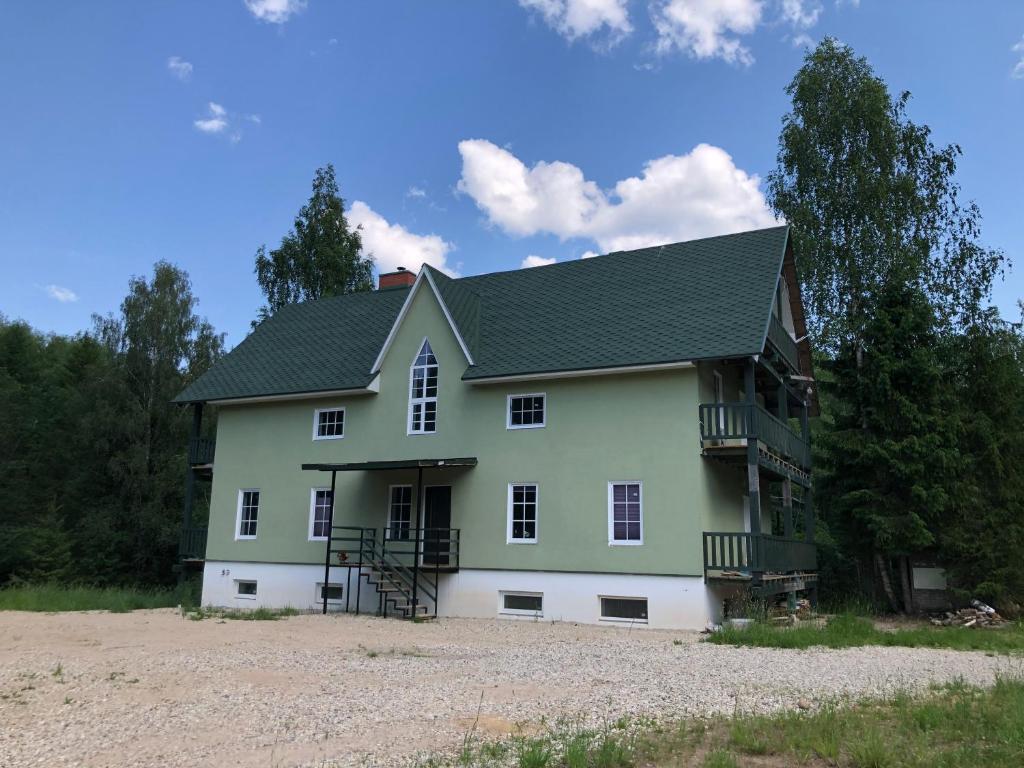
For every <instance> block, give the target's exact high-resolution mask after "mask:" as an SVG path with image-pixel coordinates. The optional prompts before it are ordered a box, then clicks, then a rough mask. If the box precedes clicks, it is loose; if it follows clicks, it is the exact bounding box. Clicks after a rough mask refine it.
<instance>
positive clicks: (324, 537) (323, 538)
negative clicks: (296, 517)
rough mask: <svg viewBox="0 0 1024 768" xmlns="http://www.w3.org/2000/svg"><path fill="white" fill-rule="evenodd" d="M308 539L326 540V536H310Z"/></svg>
mask: <svg viewBox="0 0 1024 768" xmlns="http://www.w3.org/2000/svg"><path fill="white" fill-rule="evenodd" d="M309 540H310V541H327V537H326V536H310V537H309Z"/></svg>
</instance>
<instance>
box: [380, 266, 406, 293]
mask: <svg viewBox="0 0 1024 768" xmlns="http://www.w3.org/2000/svg"><path fill="white" fill-rule="evenodd" d="M415 282H416V273H415V272H410V271H409V270H407V269H406V268H405V267H399V268H398V270H397V271H395V272H388V273H386V274H383V275H381V276H380V278H379V279H378V281H377V290H378V291H386V290H388V289H389V288H408V287H409V286H410V285H412V284H413V283H415Z"/></svg>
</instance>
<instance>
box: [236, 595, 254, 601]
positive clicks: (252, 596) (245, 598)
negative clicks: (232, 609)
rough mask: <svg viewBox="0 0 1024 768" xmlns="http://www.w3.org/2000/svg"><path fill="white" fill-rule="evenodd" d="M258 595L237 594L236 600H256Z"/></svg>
mask: <svg viewBox="0 0 1024 768" xmlns="http://www.w3.org/2000/svg"><path fill="white" fill-rule="evenodd" d="M255 599H256V595H235V600H255Z"/></svg>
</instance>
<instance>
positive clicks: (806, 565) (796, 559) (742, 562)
mask: <svg viewBox="0 0 1024 768" xmlns="http://www.w3.org/2000/svg"><path fill="white" fill-rule="evenodd" d="M817 569H818V548H817V547H816V546H815V544H814V542H813V541H805V540H803V539H796V538H787V537H785V536H772V535H771V534H767V533H743V532H737V531H713V532H709V531H705V532H704V580H705V581H707V580H708V579H712V580H718V581H750V582H753V583H754V584H755V586H757V587H758V588H759V589H761V590H762V591H766V592H781V591H788V590H789V589H802V588H803V587H804V586H805V583H806V582H807V581H814V580H816V578H817V576H816V574H815V572H816V571H817ZM765 585H767V586H765Z"/></svg>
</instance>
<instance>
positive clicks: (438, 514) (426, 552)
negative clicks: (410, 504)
mask: <svg viewBox="0 0 1024 768" xmlns="http://www.w3.org/2000/svg"><path fill="white" fill-rule="evenodd" d="M423 490H424V492H425V494H426V495H425V497H424V504H423V528H424V531H423V564H424V565H448V552H449V543H448V540H449V539H450V538H451V527H452V487H451V486H450V485H428V486H427V487H426V488H424V489H423Z"/></svg>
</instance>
